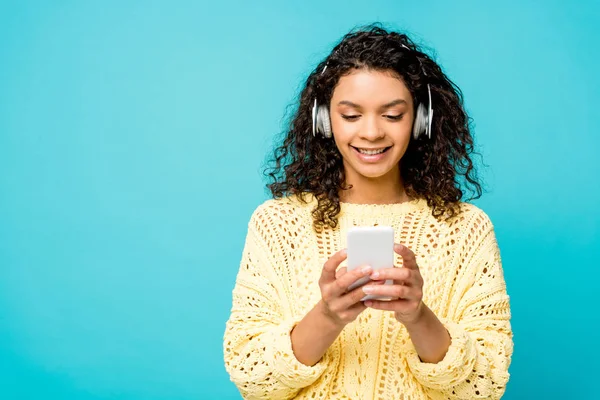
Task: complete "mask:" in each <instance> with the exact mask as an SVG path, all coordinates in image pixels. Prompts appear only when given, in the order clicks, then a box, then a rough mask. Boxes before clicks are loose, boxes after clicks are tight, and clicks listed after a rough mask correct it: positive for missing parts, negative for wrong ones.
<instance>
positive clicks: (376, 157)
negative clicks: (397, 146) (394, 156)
mask: <svg viewBox="0 0 600 400" xmlns="http://www.w3.org/2000/svg"><path fill="white" fill-rule="evenodd" d="M350 147H351V148H352V151H353V152H354V154H356V157H357V158H358V159H359V160H360V161H362V162H364V163H369V164H371V163H376V162H379V161H381V160H382V159H384V158H385V157H386V156H387V154H388V153H389V152H390V148H391V147H392V146H386V147H379V148H377V149H366V148H363V147H361V149H363V150H381V149H387V150H386V151H384V152H383V153H380V154H372V155H370V154H362V153H361V152H360V151H358V150H357V148H356V147H354V146H350Z"/></svg>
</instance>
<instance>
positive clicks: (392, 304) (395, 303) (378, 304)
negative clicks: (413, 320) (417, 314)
mask: <svg viewBox="0 0 600 400" xmlns="http://www.w3.org/2000/svg"><path fill="white" fill-rule="evenodd" d="M407 304H408V303H407V301H406V300H391V301H378V300H368V301H365V305H366V306H367V307H369V308H373V309H376V310H382V311H398V310H402V309H403V308H405V307H406V305H407Z"/></svg>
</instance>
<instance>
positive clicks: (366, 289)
mask: <svg viewBox="0 0 600 400" xmlns="http://www.w3.org/2000/svg"><path fill="white" fill-rule="evenodd" d="M374 290H375V287H373V286H363V292H365V293H366V294H370V293H373V291H374Z"/></svg>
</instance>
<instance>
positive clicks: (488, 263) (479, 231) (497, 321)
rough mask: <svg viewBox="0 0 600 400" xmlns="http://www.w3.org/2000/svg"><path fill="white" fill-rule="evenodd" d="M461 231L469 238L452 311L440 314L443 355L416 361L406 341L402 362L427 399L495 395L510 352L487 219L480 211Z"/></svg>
mask: <svg viewBox="0 0 600 400" xmlns="http://www.w3.org/2000/svg"><path fill="white" fill-rule="evenodd" d="M465 236H466V237H468V238H470V239H471V242H469V243H467V244H466V245H465V248H466V249H467V250H466V251H465V252H463V254H462V257H461V259H462V260H464V261H465V265H463V266H462V267H461V269H462V268H464V273H463V274H458V273H457V282H455V286H454V288H455V291H456V295H455V297H456V298H457V300H456V301H455V302H453V303H454V304H455V306H454V307H453V308H454V310H451V313H449V317H447V318H440V321H441V322H442V323H443V324H444V326H445V327H446V329H447V330H448V333H449V334H450V337H451V340H452V342H451V345H450V347H449V348H448V351H447V353H446V355H445V357H444V359H443V360H442V361H440V362H439V363H436V364H434V363H424V362H421V360H420V358H419V356H418V354H417V352H416V350H415V348H414V346H412V342H410V341H408V348H407V353H408V355H407V356H408V363H409V367H410V369H411V371H412V372H413V374H414V376H415V377H416V379H417V380H418V381H419V382H420V383H421V384H422V385H423V386H425V387H426V388H427V391H428V394H429V396H430V397H431V398H433V399H499V398H500V397H501V396H502V395H503V394H504V391H505V389H506V384H507V382H508V377H509V373H508V367H509V365H510V361H511V357H512V352H513V341H512V330H511V326H510V306H509V297H508V294H507V292H506V284H505V281H504V276H503V270H502V264H501V259H500V252H499V249H498V244H497V241H496V237H495V234H494V230H493V226H492V223H491V222H490V220H489V218H488V217H487V215H485V214H483V212H481V213H480V214H479V215H478V216H476V218H474V221H472V222H471V224H470V225H469V226H468V227H467V231H466V233H465ZM471 245H473V246H472V247H471ZM469 249H472V250H469ZM469 253H471V254H469ZM465 267H466V268H465Z"/></svg>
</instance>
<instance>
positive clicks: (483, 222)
mask: <svg viewBox="0 0 600 400" xmlns="http://www.w3.org/2000/svg"><path fill="white" fill-rule="evenodd" d="M446 223H447V224H448V227H449V228H450V229H449V234H450V235H453V236H456V237H457V238H462V239H464V240H465V241H467V242H473V241H478V240H480V239H483V238H484V237H487V236H488V235H490V234H492V235H494V225H493V223H492V220H491V219H490V217H489V215H488V214H487V213H486V212H485V211H483V210H482V209H481V208H479V207H478V206H476V205H474V204H472V203H467V202H460V203H459V204H458V212H457V213H456V214H455V215H454V216H453V217H452V218H450V219H449V220H447V221H446Z"/></svg>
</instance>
